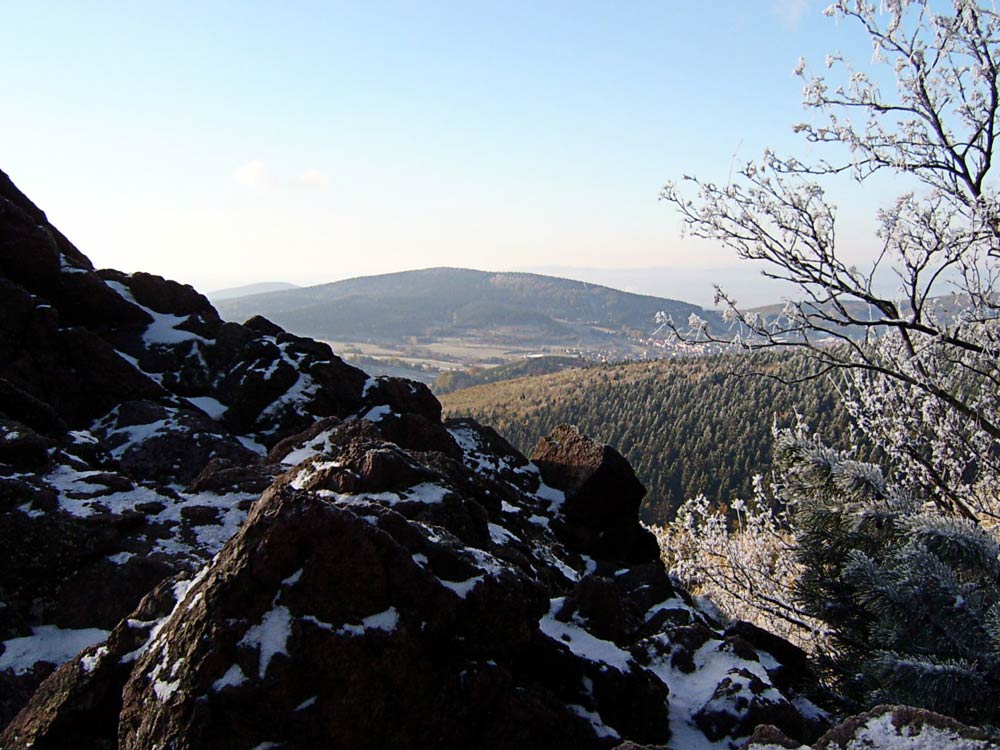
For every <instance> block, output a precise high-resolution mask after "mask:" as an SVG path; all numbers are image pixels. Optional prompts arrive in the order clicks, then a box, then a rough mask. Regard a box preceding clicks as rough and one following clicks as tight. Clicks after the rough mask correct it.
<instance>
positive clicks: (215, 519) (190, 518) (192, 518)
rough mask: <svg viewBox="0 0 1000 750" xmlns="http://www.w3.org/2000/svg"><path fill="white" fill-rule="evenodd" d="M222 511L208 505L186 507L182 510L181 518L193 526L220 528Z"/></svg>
mask: <svg viewBox="0 0 1000 750" xmlns="http://www.w3.org/2000/svg"><path fill="white" fill-rule="evenodd" d="M220 513H221V510H220V509H219V508H214V507H211V506H208V505H185V506H184V507H183V508H181V518H183V519H184V520H185V521H187V522H188V523H189V524H190V525H191V526H218V525H219V524H221V523H222V521H221V520H220V518H219V515H220Z"/></svg>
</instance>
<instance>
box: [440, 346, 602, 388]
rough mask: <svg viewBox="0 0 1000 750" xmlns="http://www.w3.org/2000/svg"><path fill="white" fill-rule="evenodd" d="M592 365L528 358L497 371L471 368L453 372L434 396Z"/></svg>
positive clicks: (562, 359)
mask: <svg viewBox="0 0 1000 750" xmlns="http://www.w3.org/2000/svg"><path fill="white" fill-rule="evenodd" d="M588 364H591V362H588V361H587V360H585V359H583V358H581V357H555V356H547V357H525V358H524V359H520V360H517V361H515V362H508V363H507V364H504V365H497V366H496V367H471V368H469V369H468V370H449V371H448V372H445V373H442V374H441V375H439V376H438V378H437V380H435V381H434V385H433V390H434V393H435V394H437V395H438V396H440V395H441V394H443V393H451V392H452V391H457V390H459V389H461V388H472V387H474V386H477V385H487V384H489V383H497V382H499V381H501V380H513V379H514V378H525V377H528V376H530V375H549V374H551V373H553V372H562V371H563V370H569V369H572V368H580V367H586V366H587V365H588Z"/></svg>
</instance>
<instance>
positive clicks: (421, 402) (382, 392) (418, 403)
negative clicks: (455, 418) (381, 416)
mask: <svg viewBox="0 0 1000 750" xmlns="http://www.w3.org/2000/svg"><path fill="white" fill-rule="evenodd" d="M364 399H365V403H366V404H371V405H373V406H376V405H380V404H384V405H386V406H388V407H390V408H391V409H392V410H393V411H394V412H396V413H397V414H418V415H420V416H422V417H424V418H425V419H429V420H430V421H431V422H440V421H441V402H440V401H438V400H437V396H435V395H434V394H433V393H431V389H430V388H428V387H427V385H426V384H424V383H420V382H418V381H416V380H407V379H405V378H376V379H375V381H374V384H373V385H371V386H370V387H369V388H368V390H367V392H366V393H365V396H364Z"/></svg>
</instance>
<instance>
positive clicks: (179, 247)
mask: <svg viewBox="0 0 1000 750" xmlns="http://www.w3.org/2000/svg"><path fill="white" fill-rule="evenodd" d="M825 4H826V0H769V1H768V2H761V3H745V2H742V1H740V2H737V1H736V0H728V1H725V2H717V3H713V4H711V5H700V6H694V5H690V4H671V5H668V6H664V5H662V4H658V3H653V2H639V3H635V4H629V5H628V6H627V7H611V6H607V5H606V4H599V3H582V4H573V5H569V4H564V3H557V2H549V3H543V4H539V3H527V2H515V3H511V4H507V5H504V6H502V7H501V6H490V7H487V6H470V5H467V4H462V3H443V4H434V5H433V6H431V5H413V4H406V3H391V2H390V3H385V4H380V5H374V4H371V5H370V4H363V5H353V4H349V3H305V4H301V5H296V6H295V7H293V8H290V7H282V6H275V5H271V4H264V3H249V4H240V5H228V4H224V3H219V4H211V5H208V6H205V5H203V4H195V3H185V2H178V3H174V4H171V5H170V6H162V7H148V6H126V7H121V6H118V5H114V4H110V3H101V2H96V3H88V4H87V5H86V6H81V5H79V4H75V3H71V2H56V3H54V4H46V5H45V6H44V7H42V6H38V5H32V4H30V3H22V4H14V5H11V6H10V7H9V8H7V9H6V11H7V12H6V14H5V26H6V31H7V34H6V35H5V37H6V42H5V45H4V48H3V49H2V50H0V61H2V62H3V64H4V69H5V71H7V72H8V76H7V77H6V78H5V88H6V96H5V98H4V104H3V105H0V108H3V110H4V111H3V115H4V116H3V117H0V169H3V170H4V171H6V172H7V173H8V174H9V175H10V177H11V178H12V179H13V180H14V182H15V183H16V184H17V185H18V186H20V187H21V189H22V190H24V191H25V193H26V194H28V195H30V196H31V197H32V200H34V201H35V202H36V203H37V204H38V205H39V206H40V207H41V208H42V209H43V210H45V211H46V212H47V213H48V215H49V217H50V219H51V220H52V222H53V223H54V224H55V225H56V226H58V227H59V228H60V229H61V230H62V231H63V232H64V233H65V234H66V235H67V236H68V237H69V238H70V239H71V240H72V241H73V242H74V243H75V244H77V246H78V247H79V248H80V249H81V250H82V251H83V252H84V253H86V254H87V255H88V256H90V257H91V258H92V260H93V261H94V263H95V264H96V265H98V266H101V267H112V268H118V269H121V270H124V271H129V272H131V271H139V270H143V271H149V272H152V273H157V274H161V275H163V276H167V277H170V278H175V279H178V280H181V281H184V282H186V283H191V284H194V285H195V286H197V287H199V288H201V289H220V288H226V287H233V286H241V285H244V284H250V283H258V282H263V281H269V280H274V279H279V280H283V281H288V282H290V283H295V284H300V285H307V284H314V283H317V279H324V280H334V279H337V278H345V277H350V276H362V275H371V274H377V273H386V272H391V271H398V270H405V269H412V268H417V267H428V266H458V267H463V266H465V267H490V268H495V269H498V270H512V269H516V268H527V267H570V268H585V269H604V270H606V271H607V272H608V273H614V269H623V268H624V269H645V268H662V267H670V268H672V269H675V272H676V273H680V271H679V270H678V269H685V268H687V269H700V268H714V267H728V266H731V265H734V264H735V263H736V261H735V258H734V257H733V254H732V253H730V252H728V251H726V250H724V249H722V248H719V247H716V246H714V245H712V244H710V243H706V242H701V241H697V240H693V239H682V238H681V236H680V235H681V233H680V223H679V220H678V217H677V216H676V214H675V213H674V212H673V211H672V210H671V208H670V207H669V206H668V205H665V204H661V203H660V202H659V201H658V194H659V190H660V189H661V187H662V186H663V185H664V184H665V183H666V182H667V181H670V180H679V179H681V178H682V176H683V175H685V174H698V175H700V176H704V177H706V178H708V179H714V180H716V181H724V180H727V179H729V178H730V176H731V175H732V173H733V170H734V168H735V167H736V166H738V165H739V164H740V163H742V162H744V161H747V160H749V159H753V158H757V157H758V156H759V155H760V154H761V152H762V151H763V150H764V148H766V147H773V148H776V149H778V150H780V151H785V152H794V153H797V154H806V155H809V154H812V155H815V149H814V148H813V147H809V146H807V144H804V143H802V141H801V139H799V138H797V137H795V136H794V135H793V133H792V126H793V124H794V123H796V122H799V121H801V120H802V119H804V118H806V117H807V115H806V114H805V113H803V111H802V108H801V104H800V99H801V96H800V91H801V85H802V83H801V80H799V79H797V78H795V77H794V76H793V74H792V71H793V68H794V67H795V66H796V63H797V61H798V59H799V56H800V55H804V56H805V57H806V58H807V59H808V60H809V61H810V62H811V63H812V64H813V66H814V67H815V68H816V69H817V70H821V69H822V66H823V59H824V57H825V55H826V53H827V52H830V51H833V50H837V49H839V50H841V51H842V52H843V53H844V54H845V55H848V56H850V57H852V58H854V59H856V60H857V61H858V62H859V63H860V64H862V65H863V64H864V63H865V62H866V61H867V60H868V59H869V58H870V56H871V52H870V47H869V46H868V42H867V40H866V39H865V37H864V35H863V34H859V33H857V30H856V29H854V28H848V25H846V24H844V25H838V24H836V23H834V22H832V21H831V20H830V19H828V18H825V17H823V15H822V10H823V7H824V5H825ZM40 49H44V50H45V54H44V55H43V54H39V53H38V51H39V50H40ZM883 188H884V186H881V187H880V186H874V187H873V188H872V190H871V191H869V194H867V195H865V196H864V197H862V196H861V195H860V192H859V191H858V190H857V189H856V188H855V187H853V186H852V185H850V184H846V185H845V186H844V188H843V189H842V192H839V193H835V194H834V196H833V197H834V198H835V199H836V200H837V202H838V203H840V205H841V207H842V211H843V214H844V221H843V222H842V223H843V229H842V230H841V235H842V237H843V238H844V240H845V243H844V248H845V250H844V254H845V256H846V257H847V259H848V260H850V261H851V262H863V261H865V260H867V259H868V258H870V257H871V255H872V252H873V251H874V247H873V245H872V242H871V240H870V239H868V238H869V237H870V235H871V231H870V230H871V227H872V226H873V224H872V222H873V217H874V210H875V209H876V208H877V207H878V205H879V204H880V202H882V203H884V202H885V200H886V198H887V196H888V195H889V193H888V192H887V191H886V190H884V189H883ZM837 190H840V188H837ZM737 267H738V266H737ZM747 274H748V275H750V276H756V271H753V270H751V271H748V272H747ZM641 281H642V280H641V279H639V280H637V281H635V282H634V283H640V282H641ZM630 283H633V282H630ZM693 293H694V292H693ZM697 294H700V295H701V298H702V299H710V296H711V290H710V288H709V289H708V290H707V291H706V292H705V293H703V294H702V293H700V292H698V293H697Z"/></svg>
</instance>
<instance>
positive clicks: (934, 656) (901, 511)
mask: <svg viewBox="0 0 1000 750" xmlns="http://www.w3.org/2000/svg"><path fill="white" fill-rule="evenodd" d="M775 453H776V467H777V471H778V476H779V478H780V479H779V491H780V492H781V493H782V494H783V496H784V497H785V498H786V499H787V501H788V502H789V507H790V509H791V518H792V522H793V524H794V526H795V530H796V541H797V543H798V551H797V556H798V560H799V562H800V563H801V565H802V566H803V568H804V572H803V574H802V576H801V578H800V580H799V582H798V584H797V591H796V593H797V597H798V599H799V601H800V603H801V605H802V608H803V609H804V610H805V611H806V612H808V613H809V614H810V615H811V616H813V617H815V618H817V619H819V620H821V621H823V622H824V623H826V624H827V625H828V626H829V632H828V638H829V646H830V655H829V664H828V666H829V668H830V669H831V671H832V673H833V675H834V676H835V678H836V679H837V681H838V684H839V686H840V687H841V688H842V689H843V691H844V693H845V694H846V695H847V696H849V697H850V698H852V699H853V700H855V701H856V702H857V703H859V704H862V705H867V706H871V705H875V704H878V703H903V704H908V705H916V706H923V707H925V708H929V709H932V710H934V711H938V712H941V713H944V714H948V715H951V716H954V717H956V718H958V719H960V720H962V721H965V722H971V723H978V724H993V725H998V724H1000V563H998V559H1000V545H998V543H997V541H996V539H994V538H993V536H992V535H991V534H989V533H988V532H987V531H985V530H984V529H983V528H982V526H980V525H979V524H977V523H975V522H973V521H970V520H968V519H965V518H959V517H955V516H948V515H944V514H942V513H941V512H940V510H938V509H936V508H935V507H934V506H933V505H930V504H925V503H924V504H922V503H920V502H919V501H918V500H917V499H915V498H912V497H907V496H905V495H902V494H900V493H899V492H897V491H895V489H894V488H893V487H891V486H890V485H888V484H887V482H886V481H885V479H884V478H883V475H882V472H881V471H880V470H879V469H878V468H877V467H875V466H873V465H871V464H865V463H860V462H857V461H852V460H850V459H848V458H847V457H846V456H845V455H844V454H841V453H838V452H837V451H834V450H831V449H830V448H827V447H826V446H824V445H823V444H822V443H821V442H820V441H818V440H816V439H813V438H809V437H807V436H805V435H804V434H802V433H801V432H798V433H796V432H793V431H783V432H781V433H779V435H778V439H777V444H776V450H775Z"/></svg>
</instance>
